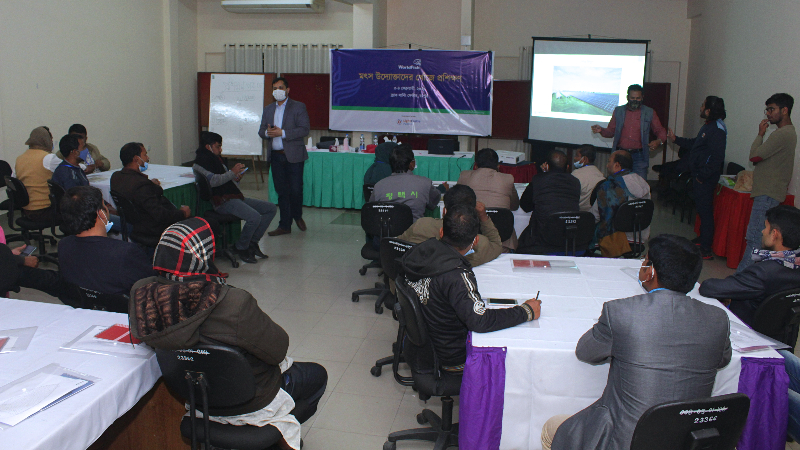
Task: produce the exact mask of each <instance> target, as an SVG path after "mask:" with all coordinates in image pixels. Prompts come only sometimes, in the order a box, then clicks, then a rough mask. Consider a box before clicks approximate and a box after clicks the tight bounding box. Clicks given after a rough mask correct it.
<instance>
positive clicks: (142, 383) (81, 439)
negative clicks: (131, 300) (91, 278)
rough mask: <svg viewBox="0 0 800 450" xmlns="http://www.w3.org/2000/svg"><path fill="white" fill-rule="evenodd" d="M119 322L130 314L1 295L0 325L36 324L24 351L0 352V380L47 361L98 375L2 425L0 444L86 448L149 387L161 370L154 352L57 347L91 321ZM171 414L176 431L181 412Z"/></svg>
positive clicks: (28, 449)
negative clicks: (130, 354)
mask: <svg viewBox="0 0 800 450" xmlns="http://www.w3.org/2000/svg"><path fill="white" fill-rule="evenodd" d="M117 323H122V324H127V323H128V316H127V315H126V314H118V313H111V312H104V311H91V310H85V309H73V308H71V307H69V306H65V305H54V304H49V303H39V302H32V301H24V300H11V299H6V298H0V330H7V329H16V328H26V327H32V326H36V327H38V329H37V330H36V334H35V335H34V337H33V340H32V341H31V343H30V345H29V346H28V348H27V349H26V350H25V351H21V352H14V353H3V354H0V386H3V385H5V384H7V383H9V382H11V381H14V380H16V379H18V378H20V377H21V376H23V375H26V374H28V373H30V372H33V371H35V370H38V369H40V368H42V367H44V366H46V365H48V364H51V363H57V364H60V365H61V366H63V367H65V368H67V369H72V370H75V371H77V372H81V373H85V374H87V375H91V376H94V377H98V378H100V381H98V382H97V383H95V384H94V385H93V386H90V387H89V388H87V389H85V390H83V391H81V392H79V393H77V394H75V395H74V396H72V397H70V398H67V399H66V400H64V401H62V402H61V403H59V404H57V405H55V406H53V407H51V408H49V409H47V410H44V411H42V412H40V413H38V414H36V415H34V416H32V417H29V418H28V419H26V420H24V421H22V422H20V423H19V424H17V425H16V426H14V427H11V428H9V429H6V430H2V431H0V449H2V450H20V449H25V450H36V449H42V450H51V449H55V448H57V449H62V450H84V449H86V448H87V447H89V446H90V445H91V444H92V443H93V442H94V441H95V440H96V439H97V438H98V437H100V436H101V435H102V434H103V432H104V431H105V430H106V428H108V427H109V426H110V425H111V424H112V423H114V421H115V420H117V418H118V417H120V416H122V415H123V414H125V413H126V412H127V411H128V410H130V409H131V408H132V407H133V406H134V405H136V403H137V402H138V401H139V399H140V398H142V397H143V396H144V395H145V394H147V393H148V391H150V390H151V388H153V386H154V385H155V383H156V380H158V378H159V377H160V376H161V370H160V369H159V367H158V362H157V361H156V357H155V354H154V353H153V354H151V355H150V357H149V358H147V359H134V358H120V357H114V356H106V355H96V354H89V353H77V352H72V351H59V347H60V346H62V345H64V344H65V343H67V342H70V341H71V340H73V339H74V338H75V337H77V336H78V335H80V334H81V333H83V332H84V331H86V330H87V329H88V328H89V327H90V326H92V325H114V324H117ZM174 420H175V421H174V424H170V426H172V427H174V428H175V430H176V432H177V423H178V420H179V416H178V417H176V418H175V419H174ZM139 432H142V430H139Z"/></svg>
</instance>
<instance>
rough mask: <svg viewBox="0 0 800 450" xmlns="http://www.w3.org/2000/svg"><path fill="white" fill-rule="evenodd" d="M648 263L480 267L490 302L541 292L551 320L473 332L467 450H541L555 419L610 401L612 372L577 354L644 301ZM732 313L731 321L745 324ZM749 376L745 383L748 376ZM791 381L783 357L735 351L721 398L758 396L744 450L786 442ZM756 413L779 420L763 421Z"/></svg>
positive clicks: (464, 415) (463, 407)
mask: <svg viewBox="0 0 800 450" xmlns="http://www.w3.org/2000/svg"><path fill="white" fill-rule="evenodd" d="M511 259H539V260H549V261H574V262H575V263H576V265H577V268H578V269H579V270H580V273H569V272H567V271H566V270H562V269H552V270H542V271H541V272H522V273H521V272H513V271H512V270H511ZM640 265H641V262H640V261H638V260H618V259H599V258H574V257H559V256H548V257H536V256H528V255H501V256H500V257H499V258H497V259H496V260H494V261H492V262H489V263H487V264H484V265H481V266H479V267H476V268H475V269H474V272H475V276H476V278H477V280H478V288H479V289H480V292H481V295H482V296H483V297H484V298H490V297H497V298H517V299H527V298H532V297H535V296H536V293H537V292H538V291H541V294H540V299H541V300H542V317H541V318H540V319H539V320H537V321H534V322H530V323H526V324H522V325H519V326H516V327H513V328H509V329H506V330H502V331H497V332H493V333H485V334H480V333H472V335H471V339H472V346H471V348H470V349H469V352H468V354H469V356H468V359H467V368H466V369H465V372H464V383H463V384H462V390H461V398H460V413H459V416H460V418H461V428H460V429H461V430H464V433H461V435H460V436H459V447H460V448H462V449H467V450H476V449H483V448H498V445H499V448H500V449H529V450H538V449H540V448H541V443H540V434H541V430H542V426H543V425H544V423H545V421H547V419H549V418H550V417H552V416H554V415H556V414H575V413H577V412H578V411H580V410H582V409H583V408H586V407H587V406H589V405H590V404H592V403H593V402H594V401H596V400H597V399H598V398H600V396H601V395H602V394H603V389H604V388H605V385H606V379H607V377H608V369H609V364H601V365H597V366H593V365H590V364H586V363H583V362H580V361H579V360H578V359H577V358H576V356H575V347H576V344H577V342H578V339H579V338H580V337H581V336H582V335H583V333H584V332H586V331H587V330H589V329H590V328H591V327H592V326H593V325H594V324H595V323H596V320H597V318H598V317H599V316H600V312H601V310H602V305H603V303H604V302H606V301H609V300H613V299H617V298H624V297H629V296H632V295H637V294H642V293H643V290H642V289H641V287H639V284H638V282H637V281H636V279H635V278H634V277H635V276H638V268H639V266H640ZM690 295H691V296H692V297H693V298H695V299H698V300H700V301H703V302H705V303H708V304H710V305H714V306H717V307H720V308H722V306H721V305H720V303H719V302H717V301H716V300H711V299H707V298H704V297H702V296H700V295H699V294H697V291H696V289H695V291H693V292H692V293H690ZM723 309H724V308H723ZM726 311H727V310H726ZM727 312H728V316H729V318H730V320H731V321H737V322H740V321H739V319H738V318H736V317H735V316H733V314H731V313H730V312H729V311H727ZM743 356H746V358H743ZM745 372H747V373H748V375H747V376H746V377H743V378H742V379H740V373H741V374H744V373H745ZM753 374H757V376H758V377H759V379H758V380H757V381H753V378H752V375H753ZM780 377H783V378H780ZM785 377H786V375H785V372H784V368H783V360H782V358H781V357H780V355H779V354H778V353H777V352H775V351H774V350H763V351H758V352H752V353H747V354H745V355H743V354H740V353H738V352H736V351H734V352H733V357H732V360H731V362H730V364H729V365H728V366H727V367H725V368H724V369H722V370H720V371H719V372H718V373H717V378H716V383H715V385H714V391H713V395H721V394H727V393H733V392H745V393H747V394H748V395H749V396H750V398H751V402H752V406H751V416H750V419H749V420H748V424H747V427H746V429H745V434H744V435H743V441H741V442H740V443H739V447H738V448H739V449H740V450H741V449H755V448H759V449H764V448H769V447H766V446H763V445H762V446H754V445H753V444H752V443H753V442H759V440H762V439H763V440H765V439H766V436H765V433H769V432H771V433H772V438H773V441H774V438H775V436H774V434H775V433H778V434H779V435H778V441H781V440H782V439H783V438H782V437H780V433H781V432H783V433H785V424H786V415H787V411H786V410H785V401H784V403H783V405H784V409H783V410H781V408H780V405H781V403H780V398H775V394H774V391H773V392H772V393H770V392H769V391H768V390H769V389H770V388H771V387H774V386H783V394H782V395H783V396H785V395H786V392H787V387H788V379H784V378H785ZM781 383H784V384H781ZM464 386H480V389H465V388H464ZM777 391H778V392H780V389H777ZM784 399H785V397H784ZM754 411H760V412H770V413H772V414H773V415H770V416H767V415H766V414H763V415H762V416H759V414H754ZM754 415H755V416H756V417H753V416H754ZM781 418H782V419H781ZM781 420H783V424H784V426H783V430H781V429H780V421H781ZM770 421H773V422H770ZM465 422H466V423H465ZM776 427H777V430H776V429H775V428H776ZM784 437H785V434H784ZM773 448H774V447H773ZM780 448H781V449H782V448H783V447H780Z"/></svg>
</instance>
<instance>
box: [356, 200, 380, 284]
mask: <svg viewBox="0 0 800 450" xmlns="http://www.w3.org/2000/svg"><path fill="white" fill-rule="evenodd" d="M361 190H362V193H363V194H364V203H365V204H366V203H369V199H370V198H372V192H373V191H374V190H375V185H374V184H364V185H363V186H362V188H361ZM366 238H367V243H370V242H372V240H373V237H372V236H370V235H369V234H367V235H366ZM380 268H381V264H380V262H379V261H378V260H372V261H370V262H369V263H367V264H364V265H363V266H362V267H361V269H359V270H358V273H359V274H360V275H361V276H362V277H363V276H364V275H366V274H367V270H369V269H380Z"/></svg>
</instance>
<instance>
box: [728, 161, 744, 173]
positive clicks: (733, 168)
mask: <svg viewBox="0 0 800 450" xmlns="http://www.w3.org/2000/svg"><path fill="white" fill-rule="evenodd" d="M743 170H744V167H743V166H740V165H739V164H736V163H735V162H729V163H728V168H727V169H725V175H738V174H739V172H741V171H743Z"/></svg>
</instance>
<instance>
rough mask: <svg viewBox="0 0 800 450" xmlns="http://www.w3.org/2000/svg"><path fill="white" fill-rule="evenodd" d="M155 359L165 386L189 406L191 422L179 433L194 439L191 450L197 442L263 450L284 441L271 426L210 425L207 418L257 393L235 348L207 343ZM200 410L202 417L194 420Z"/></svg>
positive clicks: (184, 422) (185, 421)
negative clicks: (196, 412)
mask: <svg viewBox="0 0 800 450" xmlns="http://www.w3.org/2000/svg"><path fill="white" fill-rule="evenodd" d="M156 359H158V365H159V366H160V367H161V374H162V376H163V377H164V382H165V383H166V385H167V387H168V388H169V389H170V390H171V391H173V393H175V394H176V395H177V396H178V397H180V398H181V399H185V400H186V401H187V402H188V403H189V417H184V418H183V419H182V420H181V424H180V428H181V434H182V435H183V436H185V437H187V438H189V439H191V441H192V450H194V449H195V448H199V447H198V445H197V443H198V441H204V442H205V448H207V449H210V448H212V446H213V447H219V448H226V449H234V448H235V449H240V450H263V449H267V448H271V446H273V445H275V444H277V443H278V441H280V440H281V438H282V436H281V433H280V431H278V429H277V428H275V427H273V426H272V425H267V426H264V427H256V426H249V425H227V424H221V423H217V422H211V421H209V420H208V416H209V415H212V416H214V415H222V414H220V410H225V409H231V408H235V407H236V406H237V405H242V404H244V403H247V402H249V401H250V400H251V399H252V398H253V397H254V396H255V394H256V380H255V377H254V376H253V369H252V368H251V367H250V363H248V362H247V359H246V358H245V356H244V354H242V353H241V352H240V351H238V350H237V349H235V348H232V347H227V346H223V345H205V344H200V345H198V346H196V347H193V348H190V349H187V350H161V349H156ZM197 408H199V409H200V410H201V412H202V413H203V418H202V419H196V420H195V411H196V409H197ZM295 412H296V411H295ZM198 421H201V422H202V426H198V425H199V424H197V422H198Z"/></svg>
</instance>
